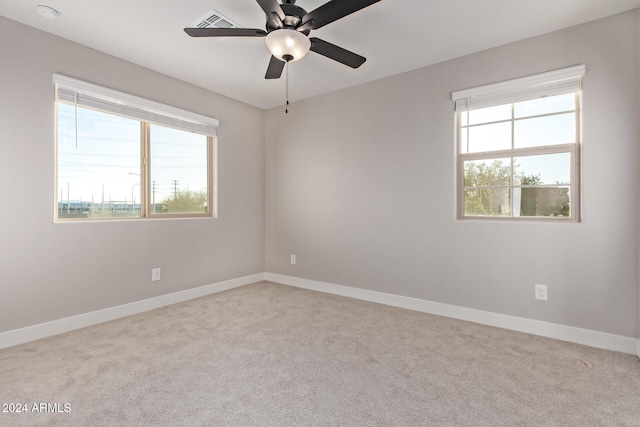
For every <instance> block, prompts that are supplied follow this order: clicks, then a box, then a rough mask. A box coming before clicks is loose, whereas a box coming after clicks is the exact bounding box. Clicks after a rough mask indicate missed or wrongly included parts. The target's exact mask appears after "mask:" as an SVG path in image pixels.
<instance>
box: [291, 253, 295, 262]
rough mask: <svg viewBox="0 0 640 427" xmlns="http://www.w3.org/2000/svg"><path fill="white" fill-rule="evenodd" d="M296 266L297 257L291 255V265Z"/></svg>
mask: <svg viewBox="0 0 640 427" xmlns="http://www.w3.org/2000/svg"><path fill="white" fill-rule="evenodd" d="M295 264H296V256H295V255H293V254H292V255H291V265H295Z"/></svg>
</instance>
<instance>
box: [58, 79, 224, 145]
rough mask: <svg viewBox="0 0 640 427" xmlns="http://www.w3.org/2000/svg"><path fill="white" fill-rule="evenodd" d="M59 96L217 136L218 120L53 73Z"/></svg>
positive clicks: (70, 100)
mask: <svg viewBox="0 0 640 427" xmlns="http://www.w3.org/2000/svg"><path fill="white" fill-rule="evenodd" d="M53 83H55V85H56V95H57V99H58V100H61V101H65V102H69V103H72V104H77V105H80V106H85V107H90V108H95V109H98V110H102V111H107V112H110V113H114V114H119V115H122V116H126V117H130V118H134V119H137V120H141V121H146V122H151V123H156V124H160V125H165V126H170V127H174V128H177V129H182V130H186V131H190V132H196V133H199V134H202V135H209V136H216V135H217V128H218V124H219V121H218V120H217V119H214V118H211V117H207V116H203V115H201V114H197V113H193V112H191V111H186V110H182V109H180V108H176V107H172V106H170V105H165V104H161V103H159V102H155V101H151V100H148V99H144V98H140V97H137V96H134V95H129V94H128V93H124V92H119V91H117V90H113V89H109V88H106V87H102V86H98V85H95V84H92V83H87V82H84V81H82V80H77V79H74V78H71V77H67V76H63V75H61V74H57V73H54V74H53Z"/></svg>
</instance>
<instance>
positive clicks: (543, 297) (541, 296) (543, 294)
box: [535, 283, 547, 301]
mask: <svg viewBox="0 0 640 427" xmlns="http://www.w3.org/2000/svg"><path fill="white" fill-rule="evenodd" d="M535 297H536V299H537V300H540V301H547V285H539V284H537V283H536V285H535Z"/></svg>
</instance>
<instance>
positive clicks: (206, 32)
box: [184, 28, 267, 37]
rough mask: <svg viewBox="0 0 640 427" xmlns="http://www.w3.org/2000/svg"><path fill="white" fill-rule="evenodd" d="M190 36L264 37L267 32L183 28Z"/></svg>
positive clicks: (247, 29) (241, 29)
mask: <svg viewBox="0 0 640 427" xmlns="http://www.w3.org/2000/svg"><path fill="white" fill-rule="evenodd" d="M184 32H185V33H187V34H189V35H190V36H191V37H264V36H266V35H267V32H266V31H264V30H258V29H255V28H185V29H184Z"/></svg>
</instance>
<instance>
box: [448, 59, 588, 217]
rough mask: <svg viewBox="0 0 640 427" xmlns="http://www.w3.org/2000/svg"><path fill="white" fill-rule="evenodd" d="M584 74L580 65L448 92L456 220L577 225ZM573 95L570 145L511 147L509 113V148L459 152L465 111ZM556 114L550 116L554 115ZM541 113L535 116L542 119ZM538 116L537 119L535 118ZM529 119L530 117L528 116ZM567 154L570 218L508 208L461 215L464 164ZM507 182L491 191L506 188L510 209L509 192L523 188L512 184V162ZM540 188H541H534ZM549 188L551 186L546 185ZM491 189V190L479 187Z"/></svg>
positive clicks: (463, 211) (583, 68) (511, 193)
mask: <svg viewBox="0 0 640 427" xmlns="http://www.w3.org/2000/svg"><path fill="white" fill-rule="evenodd" d="M584 73H585V66H584V65H583V64H581V65H576V66H573V67H568V68H563V69H560V70H554V71H550V72H546V73H541V74H536V75H532V76H527V77H522V78H518V79H514V80H509V81H505V82H500V83H494V84H490V85H485V86H480V87H476V88H471V89H465V90H460V91H456V92H453V93H452V100H453V101H455V111H456V114H455V129H456V138H455V147H456V150H455V151H456V181H457V182H456V193H457V196H456V214H457V218H458V219H460V220H490V221H564V222H567V221H568V222H578V221H579V220H580V144H581V139H582V137H581V135H582V129H581V110H582V108H581V107H582V106H581V89H582V76H583V75H584ZM568 93H574V96H575V102H574V104H575V129H576V141H575V142H574V143H569V144H562V145H547V146H538V147H530V148H529V147H528V148H513V140H514V135H513V123H514V122H515V120H517V119H515V118H514V116H513V110H512V115H511V119H510V120H504V121H505V122H508V121H510V122H511V123H512V135H511V143H512V148H511V149H507V150H497V151H483V152H473V153H463V152H462V150H461V142H462V136H461V129H462V116H461V115H462V114H465V112H467V111H469V110H474V109H479V108H486V107H493V106H498V105H508V104H511V105H512V107H513V104H514V103H516V102H521V101H527V100H532V99H537V98H542V97H545V96H553V95H562V94H568ZM554 114H558V113H552V114H549V115H554ZM544 116H545V114H543V115H540V116H539V117H544ZM536 117H538V116H536ZM528 118H530V117H528ZM555 153H569V154H570V157H571V163H570V168H571V170H570V179H571V182H570V185H569V187H570V191H569V196H570V201H569V203H570V216H568V217H561V216H519V215H516V214H514V209H513V208H512V209H511V215H510V216H498V215H486V216H482V215H465V197H464V195H465V180H464V178H465V177H464V162H465V161H471V160H487V159H500V158H511V159H512V162H513V158H515V157H523V156H532V155H543V154H555ZM511 168H512V169H511V170H512V173H511V175H512V176H511V182H510V183H509V185H502V186H495V188H507V189H509V190H510V199H511V203H512V206H513V203H514V198H513V192H514V189H515V188H526V186H519V185H515V183H514V176H513V163H512V165H511ZM535 187H536V188H541V186H535ZM549 187H555V186H553V185H550V186H549ZM482 188H494V187H482Z"/></svg>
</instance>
